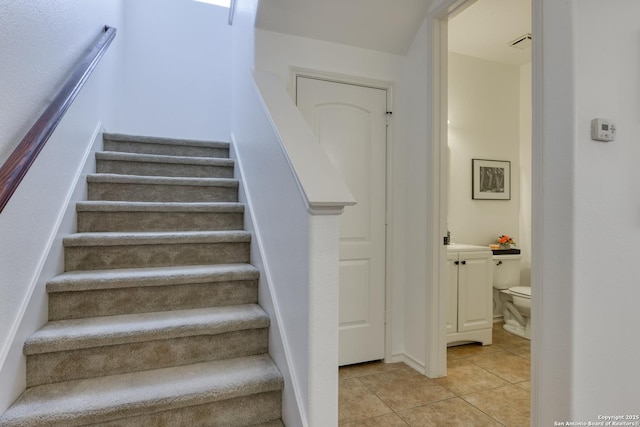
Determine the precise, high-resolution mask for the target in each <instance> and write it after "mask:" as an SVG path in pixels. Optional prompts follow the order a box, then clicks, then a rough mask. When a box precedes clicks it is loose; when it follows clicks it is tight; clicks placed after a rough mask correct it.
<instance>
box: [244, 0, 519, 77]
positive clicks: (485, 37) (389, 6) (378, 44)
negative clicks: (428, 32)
mask: <svg viewBox="0 0 640 427" xmlns="http://www.w3.org/2000/svg"><path fill="white" fill-rule="evenodd" d="M432 3H433V0H262V1H260V2H259V6H258V15H257V18H256V27H258V28H261V29H263V30H269V31H276V32H279V33H285V34H291V35H295V36H300V37H308V38H313V39H318V40H324V41H329V42H335V43H342V44H347V45H351V46H357V47H361V48H365V49H372V50H378V51H382V52H388V53H393V54H397V55H405V54H406V53H407V51H408V50H409V47H410V46H411V43H412V42H413V39H414V37H415V35H416V33H417V31H418V29H419V28H420V25H421V24H422V21H423V20H424V18H425V16H426V13H427V10H428V9H429V7H430V6H431V4H432ZM530 32H531V0H477V1H475V3H473V4H472V5H471V6H469V7H468V8H466V9H465V10H463V11H462V12H460V14H458V15H457V16H456V17H455V18H453V19H452V20H451V21H449V50H450V51H452V52H457V53H461V54H464V55H469V56H474V57H478V58H482V59H486V60H489V61H495V62H502V63H507V64H513V65H523V64H526V63H528V62H530V61H531V50H530V49H525V50H519V49H515V48H512V47H509V46H508V43H509V42H511V41H513V40H514V39H516V38H518V37H520V36H522V35H523V34H526V33H530Z"/></svg>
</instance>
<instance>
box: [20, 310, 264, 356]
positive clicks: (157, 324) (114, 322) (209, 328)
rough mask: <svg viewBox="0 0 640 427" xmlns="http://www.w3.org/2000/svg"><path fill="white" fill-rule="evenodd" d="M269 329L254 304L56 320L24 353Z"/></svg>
mask: <svg viewBox="0 0 640 427" xmlns="http://www.w3.org/2000/svg"><path fill="white" fill-rule="evenodd" d="M268 326H269V316H268V315H267V313H266V312H265V311H264V310H263V309H262V308H261V307H260V306H259V305H257V304H244V305H236V306H222V307H207V308H196V309H188V310H174V311H161V312H154V313H139V314H124V315H116V316H105V317H93V318H84V319H70V320H55V321H51V322H48V323H47V324H46V325H44V326H43V327H42V328H41V329H39V330H38V331H36V332H35V333H34V334H33V335H31V336H30V337H29V338H28V339H27V341H26V343H25V346H24V352H25V354H26V355H32V354H40V353H52V352H57V351H69V350H78V349H83V348H91V347H102V346H107V345H117V344H127V343H139V342H144V341H155V340H160V339H172V338H180V337H188V336H196V335H216V334H222V333H226V332H232V331H240V330H246V329H254V328H266V327H268Z"/></svg>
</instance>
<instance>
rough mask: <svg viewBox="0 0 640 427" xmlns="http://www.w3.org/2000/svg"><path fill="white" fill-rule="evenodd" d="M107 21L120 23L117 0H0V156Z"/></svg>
mask: <svg viewBox="0 0 640 427" xmlns="http://www.w3.org/2000/svg"><path fill="white" fill-rule="evenodd" d="M107 24H108V25H111V26H115V27H118V28H119V29H121V25H120V24H121V12H120V1H113V0H98V1H94V2H91V3H90V4H89V3H88V2H86V1H82V0H69V1H64V2H52V1H41V0H3V1H2V2H0V58H2V61H0V94H1V96H2V102H0V162H4V160H6V158H7V157H8V156H9V154H11V152H12V151H13V149H14V148H15V147H16V146H17V145H18V143H19V142H20V140H21V139H22V137H23V136H24V135H25V134H26V133H27V131H28V130H29V128H30V127H31V125H32V124H33V123H34V122H35V120H36V119H37V118H38V116H39V114H40V113H41V112H42V110H43V109H44V107H45V106H46V105H47V103H48V101H49V99H50V97H51V96H53V95H54V94H55V92H56V90H57V88H59V87H60V86H61V85H62V83H63V82H64V81H65V79H66V75H67V74H66V73H68V72H69V70H70V69H71V67H72V66H73V64H75V63H76V61H77V60H78V58H79V57H80V56H81V55H82V53H83V51H84V50H85V49H86V48H87V47H88V46H89V44H90V43H91V42H93V41H94V40H95V39H96V38H97V37H98V35H99V32H100V31H101V29H102V27H103V26H104V25H107ZM118 38H121V35H119V37H118ZM111 51H112V52H111V54H110V55H111V56H115V54H114V53H113V51H114V49H111Z"/></svg>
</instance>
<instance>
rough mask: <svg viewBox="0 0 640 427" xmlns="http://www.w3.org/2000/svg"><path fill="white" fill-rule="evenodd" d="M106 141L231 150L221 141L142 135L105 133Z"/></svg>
mask: <svg viewBox="0 0 640 427" xmlns="http://www.w3.org/2000/svg"><path fill="white" fill-rule="evenodd" d="M103 137H104V139H105V140H109V141H118V142H137V143H140V144H145V143H146V144H165V145H184V146H191V147H211V148H229V146H230V145H231V144H230V143H228V142H221V141H205V140H197V139H186V138H166V137H157V136H141V135H125V134H119V133H105V134H104V135H103Z"/></svg>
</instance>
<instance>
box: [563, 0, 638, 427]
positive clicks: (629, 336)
mask: <svg viewBox="0 0 640 427" xmlns="http://www.w3.org/2000/svg"><path fill="white" fill-rule="evenodd" d="M573 4H574V11H575V15H574V16H575V19H576V20H575V22H576V26H575V30H576V33H575V34H576V39H575V51H574V53H575V61H576V68H575V72H574V78H575V87H576V98H575V99H576V104H575V105H576V109H575V116H573V117H572V119H573V120H574V125H575V128H576V139H575V141H574V143H575V153H576V157H575V162H576V169H575V175H574V181H573V196H574V200H575V217H574V221H575V225H574V227H575V242H574V245H575V266H574V274H575V281H574V321H575V323H574V328H573V337H572V338H573V342H574V346H575V347H574V365H573V371H574V399H573V409H574V414H575V416H576V417H580V418H585V419H595V418H596V417H597V416H598V415H602V414H609V413H612V414H635V415H638V412H639V408H640V406H639V404H638V402H639V397H638V396H639V395H638V381H637V379H638V378H639V377H640V364H638V358H637V357H636V356H637V355H638V354H639V353H640V341H638V340H637V339H636V338H634V337H638V336H640V310H638V300H640V287H639V286H638V268H637V267H638V266H637V264H636V261H635V257H636V255H637V254H639V253H640V251H639V250H638V248H640V246H639V244H640V221H639V214H640V212H639V209H640V168H638V160H639V159H640V144H639V143H638V136H639V135H640V120H639V118H640V84H639V78H640V77H639V76H640V49H639V48H638V46H639V44H638V43H639V37H638V35H639V34H640V21H639V20H638V19H637V18H638V16H640V3H639V2H637V1H634V0H616V1H614V2H608V3H607V4H604V3H602V2H600V1H596V0H581V1H575V2H573ZM603 50H604V51H606V52H607V62H609V61H610V63H609V65H608V64H606V63H603V61H601V60H600V58H599V55H598V54H597V52H601V51H603ZM610 64H615V66H610ZM595 117H604V118H610V119H613V120H615V121H616V124H617V127H618V138H617V139H616V141H615V142H611V143H602V142H595V141H592V140H591V138H590V121H591V119H592V118H595ZM636 421H637V420H636Z"/></svg>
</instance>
